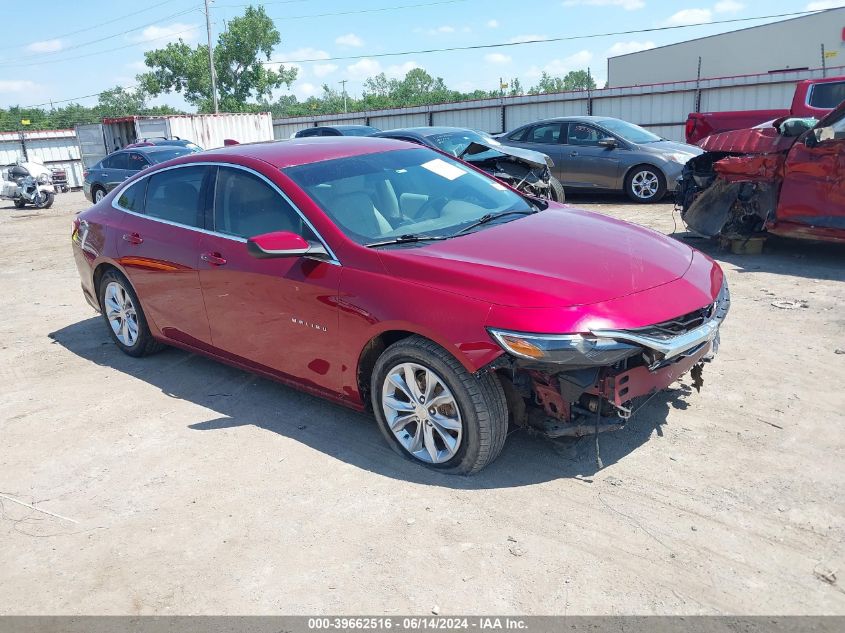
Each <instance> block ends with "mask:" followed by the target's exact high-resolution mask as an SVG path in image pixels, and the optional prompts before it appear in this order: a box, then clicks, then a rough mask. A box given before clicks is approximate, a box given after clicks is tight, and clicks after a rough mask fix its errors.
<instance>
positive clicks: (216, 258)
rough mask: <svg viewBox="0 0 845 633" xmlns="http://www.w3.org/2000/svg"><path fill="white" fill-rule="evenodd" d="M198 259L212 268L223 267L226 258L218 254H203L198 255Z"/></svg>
mask: <svg viewBox="0 0 845 633" xmlns="http://www.w3.org/2000/svg"><path fill="white" fill-rule="evenodd" d="M200 259H201V260H202V261H204V262H208V263H209V264H211V265H212V266H223V265H224V264H225V263H226V258H225V257H223V256H222V255H220V253H203V254H202V255H200Z"/></svg>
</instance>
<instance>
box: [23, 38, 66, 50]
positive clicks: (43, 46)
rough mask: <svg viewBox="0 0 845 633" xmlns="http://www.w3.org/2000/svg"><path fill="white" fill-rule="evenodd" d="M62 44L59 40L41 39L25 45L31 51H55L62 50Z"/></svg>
mask: <svg viewBox="0 0 845 633" xmlns="http://www.w3.org/2000/svg"><path fill="white" fill-rule="evenodd" d="M62 48H63V45H62V41H61V40H43V41H41V42H33V43H32V44H30V45H29V46H27V47H26V50H28V51H29V52H31V53H55V52H56V51H60V50H62Z"/></svg>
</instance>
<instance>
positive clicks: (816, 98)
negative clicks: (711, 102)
mask: <svg viewBox="0 0 845 633" xmlns="http://www.w3.org/2000/svg"><path fill="white" fill-rule="evenodd" d="M842 101H845V77H827V78H825V79H805V80H804V81H799V82H798V83H797V84H796V85H795V94H794V95H793V97H792V107H791V108H790V109H789V110H736V111H732V112H692V113H690V115H689V117H687V123H686V136H687V143H690V144H691V145H696V144H698V142H699V141H700V140H701V139H703V138H706V137H708V136H710V135H711V134H716V133H718V132H727V131H729V130H740V129H743V128H750V127H754V126H755V125H760V124H761V123H765V122H766V121H772V120H774V119H779V118H782V117H815V118H816V119H822V118H824V117H825V116H827V115H828V114H830V113H831V112H832V111H833V109H834V108H835V107H836V106H838V105H839V104H840V103H841V102H842Z"/></svg>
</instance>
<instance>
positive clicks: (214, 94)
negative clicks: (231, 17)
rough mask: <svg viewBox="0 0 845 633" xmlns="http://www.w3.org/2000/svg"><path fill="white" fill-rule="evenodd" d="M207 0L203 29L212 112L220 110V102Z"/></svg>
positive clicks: (206, 0)
mask: <svg viewBox="0 0 845 633" xmlns="http://www.w3.org/2000/svg"><path fill="white" fill-rule="evenodd" d="M208 2H209V0H205V30H206V32H207V33H208V71H209V73H211V99H212V101H213V102H214V114H217V113H218V112H220V104H219V103H218V102H217V73H216V72H214V48H213V47H212V44H211V11H210V10H209V8H208Z"/></svg>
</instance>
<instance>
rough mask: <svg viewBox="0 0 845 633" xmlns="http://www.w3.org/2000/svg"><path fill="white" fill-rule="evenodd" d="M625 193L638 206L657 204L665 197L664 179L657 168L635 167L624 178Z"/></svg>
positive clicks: (648, 166)
mask: <svg viewBox="0 0 845 633" xmlns="http://www.w3.org/2000/svg"><path fill="white" fill-rule="evenodd" d="M625 193H626V194H627V195H628V197H629V198H630V199H631V200H633V201H634V202H637V203H639V204H648V203H650V202H659V201H660V200H662V199H663V198H664V196H665V195H666V177H665V176H664V175H663V172H662V171H660V170H659V169H658V168H657V167H653V166H651V165H637V166H636V167H633V168H632V169H631V171H629V172H628V175H627V176H626V177H625Z"/></svg>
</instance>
